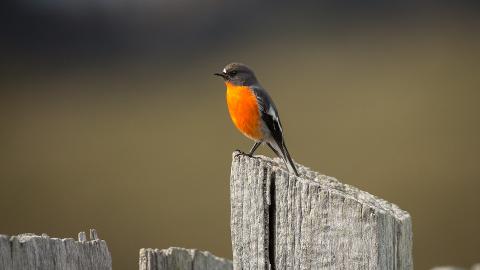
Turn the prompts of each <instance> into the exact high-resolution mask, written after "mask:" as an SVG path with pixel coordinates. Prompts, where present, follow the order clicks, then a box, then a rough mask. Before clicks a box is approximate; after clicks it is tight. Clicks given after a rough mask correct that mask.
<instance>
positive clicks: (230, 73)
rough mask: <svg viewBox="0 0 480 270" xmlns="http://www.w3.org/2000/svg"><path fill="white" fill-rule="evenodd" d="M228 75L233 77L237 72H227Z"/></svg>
mask: <svg viewBox="0 0 480 270" xmlns="http://www.w3.org/2000/svg"><path fill="white" fill-rule="evenodd" d="M229 75H230V76H235V75H237V72H236V71H235V70H232V71H230V72H229Z"/></svg>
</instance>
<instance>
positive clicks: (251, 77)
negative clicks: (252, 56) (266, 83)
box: [214, 63, 257, 86]
mask: <svg viewBox="0 0 480 270" xmlns="http://www.w3.org/2000/svg"><path fill="white" fill-rule="evenodd" d="M214 75H217V76H220V77H222V78H223V79H224V80H225V82H229V83H231V84H234V85H242V86H249V85H252V84H255V83H257V78H256V77H255V73H253V70H252V69H251V68H249V67H248V66H247V65H244V64H240V63H230V64H228V65H226V66H225V68H224V69H223V71H222V72H221V73H214Z"/></svg>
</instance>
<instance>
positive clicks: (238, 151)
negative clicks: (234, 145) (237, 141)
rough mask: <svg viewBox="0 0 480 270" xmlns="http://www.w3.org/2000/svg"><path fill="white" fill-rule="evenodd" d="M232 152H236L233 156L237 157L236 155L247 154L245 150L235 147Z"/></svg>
mask: <svg viewBox="0 0 480 270" xmlns="http://www.w3.org/2000/svg"><path fill="white" fill-rule="evenodd" d="M234 152H237V153H236V154H235V156H234V157H238V156H242V155H247V156H248V154H246V153H245V152H243V151H242V150H240V149H235V151H234Z"/></svg>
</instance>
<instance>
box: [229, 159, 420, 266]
mask: <svg viewBox="0 0 480 270" xmlns="http://www.w3.org/2000/svg"><path fill="white" fill-rule="evenodd" d="M298 168H299V173H300V177H296V176H295V175H292V174H289V172H288V171H287V170H286V169H285V168H284V165H283V163H282V162H281V161H280V160H279V159H274V160H272V159H270V158H267V157H263V156H255V157H249V156H246V155H243V154H240V153H239V152H234V154H233V163H232V168H231V178H230V192H231V195H230V198H231V234H232V247H233V264H234V268H235V269H277V270H278V269H349V270H350V269H382V270H400V269H402V270H403V269H405V270H406V269H413V263H412V253H411V252H412V227H411V219H410V215H409V214H408V213H407V212H405V211H403V210H401V209H400V208H398V207H397V206H396V205H394V204H392V203H389V202H387V201H385V200H382V199H380V198H377V197H375V196H373V195H371V194H369V193H367V192H364V191H361V190H359V189H357V188H355V187H352V186H349V185H346V184H342V183H340V182H339V181H338V180H337V179H335V178H333V177H329V176H325V175H322V174H319V173H317V172H315V171H312V170H310V169H308V168H306V167H304V166H302V165H300V164H299V165H298Z"/></svg>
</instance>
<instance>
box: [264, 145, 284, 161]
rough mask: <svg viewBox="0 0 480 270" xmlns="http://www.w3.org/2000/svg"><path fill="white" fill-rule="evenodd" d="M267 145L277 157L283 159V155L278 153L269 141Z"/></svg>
mask: <svg viewBox="0 0 480 270" xmlns="http://www.w3.org/2000/svg"><path fill="white" fill-rule="evenodd" d="M267 145H268V147H270V149H272V151H273V152H274V153H275V155H277V157H279V158H281V159H283V157H282V156H281V155H280V153H279V152H278V151H277V150H275V148H273V146H272V145H271V144H270V143H269V142H267Z"/></svg>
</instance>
